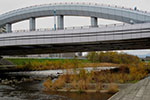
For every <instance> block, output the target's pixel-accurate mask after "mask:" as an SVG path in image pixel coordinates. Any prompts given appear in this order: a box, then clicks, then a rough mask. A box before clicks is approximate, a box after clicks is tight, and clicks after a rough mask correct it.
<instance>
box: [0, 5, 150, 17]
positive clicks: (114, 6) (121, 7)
mask: <svg viewBox="0 0 150 100" xmlns="http://www.w3.org/2000/svg"><path fill="white" fill-rule="evenodd" d="M71 4H72V5H89V6H105V7H113V8H120V9H126V10H132V11H139V12H142V13H150V12H148V11H142V10H139V9H137V10H134V9H133V8H127V7H124V6H117V5H107V4H99V3H88V2H60V3H49V4H41V5H34V6H29V7H25V8H20V9H16V10H12V11H9V12H6V13H4V14H2V15H5V14H6V15H7V14H8V13H12V12H14V11H19V10H22V9H26V8H33V7H40V6H45V5H47V6H49V5H51V6H55V5H71Z"/></svg>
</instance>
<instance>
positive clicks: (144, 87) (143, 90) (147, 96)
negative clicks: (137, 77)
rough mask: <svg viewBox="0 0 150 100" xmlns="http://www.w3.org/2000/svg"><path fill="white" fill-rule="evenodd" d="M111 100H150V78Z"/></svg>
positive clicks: (119, 93) (121, 92)
mask: <svg viewBox="0 0 150 100" xmlns="http://www.w3.org/2000/svg"><path fill="white" fill-rule="evenodd" d="M109 100H150V77H148V78H146V79H143V80H141V81H140V82H138V83H136V84H134V85H132V86H130V87H128V88H126V89H125V90H122V91H120V92H118V93H117V94H116V95H114V96H113V97H112V98H110V99H109Z"/></svg>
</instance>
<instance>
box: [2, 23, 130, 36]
mask: <svg viewBox="0 0 150 100" xmlns="http://www.w3.org/2000/svg"><path fill="white" fill-rule="evenodd" d="M125 25H131V24H126V23H117V24H108V25H98V26H97V27H92V26H77V27H65V28H64V29H56V30H55V29H54V28H40V29H36V30H35V31H36V32H43V31H58V30H76V29H89V28H107V27H117V26H125ZM19 32H33V31H30V30H14V31H12V33H19ZM5 34H6V33H5Z"/></svg>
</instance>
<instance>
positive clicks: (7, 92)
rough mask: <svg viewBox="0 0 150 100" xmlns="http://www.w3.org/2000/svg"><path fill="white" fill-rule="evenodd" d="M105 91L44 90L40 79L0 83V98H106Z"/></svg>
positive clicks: (35, 99)
mask: <svg viewBox="0 0 150 100" xmlns="http://www.w3.org/2000/svg"><path fill="white" fill-rule="evenodd" d="M111 96H112V94H107V93H69V92H68V93H67V92H44V88H43V86H42V81H34V82H25V83H21V84H19V85H15V86H8V85H0V100H107V99H108V98H109V97H111Z"/></svg>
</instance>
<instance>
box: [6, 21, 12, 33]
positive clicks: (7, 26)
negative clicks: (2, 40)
mask: <svg viewBox="0 0 150 100" xmlns="http://www.w3.org/2000/svg"><path fill="white" fill-rule="evenodd" d="M11 32H12V25H11V24H10V23H9V24H6V33H11Z"/></svg>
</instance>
